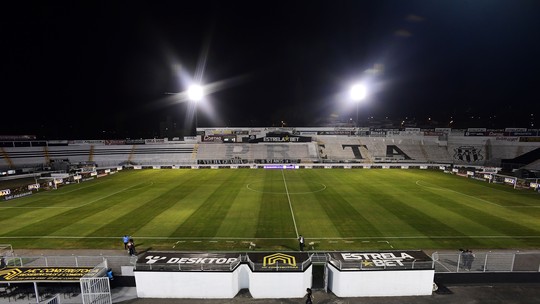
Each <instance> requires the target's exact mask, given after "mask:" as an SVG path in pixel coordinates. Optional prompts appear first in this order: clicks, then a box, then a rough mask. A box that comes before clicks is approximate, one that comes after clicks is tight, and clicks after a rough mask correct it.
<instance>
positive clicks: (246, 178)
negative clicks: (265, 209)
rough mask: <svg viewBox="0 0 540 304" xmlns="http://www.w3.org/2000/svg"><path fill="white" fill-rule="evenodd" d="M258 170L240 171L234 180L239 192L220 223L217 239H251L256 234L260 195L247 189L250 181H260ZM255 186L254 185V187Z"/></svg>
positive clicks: (260, 174) (260, 173)
mask: <svg viewBox="0 0 540 304" xmlns="http://www.w3.org/2000/svg"><path fill="white" fill-rule="evenodd" d="M262 173H263V172H261V171H260V170H242V171H241V172H238V173H237V174H238V177H236V178H235V182H236V183H237V186H238V187H239V188H240V191H239V192H238V193H237V196H236V197H235V198H234V199H233V201H232V204H231V206H230V208H229V212H228V213H227V215H226V216H225V218H224V219H223V221H222V222H221V226H220V227H219V230H218V231H217V234H216V236H217V237H246V238H253V237H255V234H256V233H257V225H258V223H259V217H258V215H259V212H260V208H261V204H260V202H261V199H262V193H261V192H256V191H253V190H250V189H248V188H247V186H248V184H251V182H252V181H256V180H259V181H260V180H261V176H262ZM254 186H256V185H254Z"/></svg>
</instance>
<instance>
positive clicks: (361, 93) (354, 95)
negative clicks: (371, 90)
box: [349, 83, 367, 127]
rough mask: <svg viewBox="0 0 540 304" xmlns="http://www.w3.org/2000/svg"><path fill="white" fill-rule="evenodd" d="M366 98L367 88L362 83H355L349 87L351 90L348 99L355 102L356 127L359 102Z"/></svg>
mask: <svg viewBox="0 0 540 304" xmlns="http://www.w3.org/2000/svg"><path fill="white" fill-rule="evenodd" d="M366 96H367V88H366V86H365V85H364V84H363V83H357V84H354V85H353V86H351V89H350V91H349V97H350V98H351V100H352V101H354V102H356V121H355V125H356V126H357V127H358V105H359V104H360V102H362V101H363V100H364V99H366Z"/></svg>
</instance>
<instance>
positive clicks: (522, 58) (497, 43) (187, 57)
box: [0, 0, 540, 139]
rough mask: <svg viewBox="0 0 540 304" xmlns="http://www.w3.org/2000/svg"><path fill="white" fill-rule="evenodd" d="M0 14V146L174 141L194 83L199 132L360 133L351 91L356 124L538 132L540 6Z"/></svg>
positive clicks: (51, 7) (105, 6)
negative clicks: (341, 126)
mask: <svg viewBox="0 0 540 304" xmlns="http://www.w3.org/2000/svg"><path fill="white" fill-rule="evenodd" d="M2 11H3V12H2V18H1V19H2V21H1V23H2V29H1V33H2V40H3V41H2V50H3V52H2V53H3V55H2V58H3V64H2V66H3V68H2V71H3V73H2V74H3V81H2V83H3V86H2V87H3V90H2V91H3V95H4V96H3V98H2V107H3V111H2V120H1V123H0V135H20V134H34V135H37V136H38V137H39V138H46V139H107V138H137V137H146V138H148V137H154V136H158V137H159V136H160V122H164V121H167V119H168V120H169V121H171V122H175V123H176V127H175V128H176V129H177V130H178V132H179V134H184V133H186V132H187V131H185V130H184V125H188V119H187V117H188V116H189V113H190V111H189V103H188V102H187V101H186V100H185V97H183V95H182V94H177V95H168V94H167V93H177V92H183V91H184V90H186V89H187V86H188V83H189V80H190V78H191V79H193V78H195V79H198V80H199V81H200V82H201V83H202V84H205V85H208V88H210V91H212V92H211V93H209V95H207V97H206V98H205V100H204V101H203V102H202V103H200V104H199V105H198V121H197V124H198V126H199V127H215V126H221V127H249V126H258V127H267V126H279V125H281V122H282V121H283V122H284V123H285V124H286V126H289V127H295V126H308V127H309V126H323V125H327V124H328V123H331V122H335V121H347V120H348V119H351V118H352V119H354V120H356V105H355V104H354V103H351V101H350V100H349V98H348V90H349V87H350V85H351V84H353V83H355V82H356V81H359V80H362V81H364V82H365V83H367V85H368V92H369V93H368V98H367V99H366V100H365V102H364V103H363V104H360V105H359V106H358V110H359V121H360V124H366V123H368V121H369V120H368V117H373V119H372V121H373V120H382V119H384V118H386V117H388V118H389V119H390V120H395V121H400V120H405V119H407V120H410V121H412V120H414V121H416V122H417V123H418V125H419V126H423V125H430V124H431V125H433V126H438V127H448V126H451V127H467V126H470V127H487V128H503V127H529V128H540V126H539V123H540V120H539V119H538V117H539V116H540V111H539V110H540V98H539V97H540V93H539V88H538V87H539V85H538V83H539V80H540V75H539V71H540V59H539V56H540V38H539V37H540V36H539V34H538V31H539V30H540V1H533V0H531V1H525V0H505V1H500V0H469V1H465V0H452V1H450V0H440V1H432V0H429V1H427V0H426V1H406V0H403V1H400V0H395V1H360V0H355V1H170V2H166V1H148V2H141V1H34V2H31V1H24V2H23V3H21V4H11V5H9V6H4V7H3V10H2ZM374 66H377V67H379V68H378V69H377V73H373V71H374V69H373V67H374ZM381 67H382V68H381ZM195 75H197V76H195ZM531 114H534V116H531ZM429 118H431V120H429ZM452 120H453V121H454V122H453V124H450V121H452ZM187 128H188V127H186V129H187Z"/></svg>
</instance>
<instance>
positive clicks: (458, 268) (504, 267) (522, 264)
mask: <svg viewBox="0 0 540 304" xmlns="http://www.w3.org/2000/svg"><path fill="white" fill-rule="evenodd" d="M431 258H432V259H433V263H434V267H435V272H443V273H444V272H540V251H537V252H519V251H516V252H492V251H488V252H474V253H472V252H471V253H467V252H466V251H463V252H456V253H439V252H435V253H433V254H432V255H431Z"/></svg>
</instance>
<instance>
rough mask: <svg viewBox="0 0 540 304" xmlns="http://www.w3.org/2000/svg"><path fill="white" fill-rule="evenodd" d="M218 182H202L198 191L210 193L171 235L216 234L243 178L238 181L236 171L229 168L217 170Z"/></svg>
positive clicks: (202, 235) (240, 187)
mask: <svg viewBox="0 0 540 304" xmlns="http://www.w3.org/2000/svg"><path fill="white" fill-rule="evenodd" d="M215 172H217V174H218V175H219V177H220V179H219V183H218V184H214V185H212V186H211V185H209V184H202V187H199V189H198V190H199V191H205V192H209V193H211V195H210V196H209V197H208V198H207V199H206V200H205V201H204V202H203V203H202V204H201V205H200V206H199V207H198V208H197V210H196V211H195V212H193V214H192V215H191V216H189V217H188V218H187V219H186V220H185V221H184V223H182V224H181V225H180V226H179V227H178V229H176V231H174V232H173V234H172V235H171V236H175V237H180V236H182V237H211V236H216V235H217V233H218V230H219V227H220V226H221V223H222V222H223V220H224V219H225V217H226V216H227V213H228V211H229V209H230V207H231V206H232V204H233V202H234V200H235V198H236V196H237V195H238V193H239V192H240V190H241V189H242V185H243V184H244V182H243V179H240V181H238V180H236V179H237V178H238V173H236V172H231V171H230V170H220V171H217V170H215Z"/></svg>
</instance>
